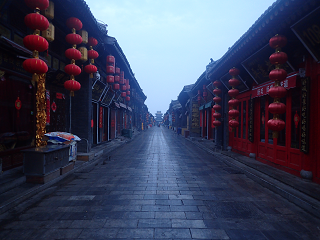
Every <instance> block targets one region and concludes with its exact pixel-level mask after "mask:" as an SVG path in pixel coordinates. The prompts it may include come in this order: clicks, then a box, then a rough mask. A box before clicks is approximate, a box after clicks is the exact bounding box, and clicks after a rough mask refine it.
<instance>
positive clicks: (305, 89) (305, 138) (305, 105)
mask: <svg viewBox="0 0 320 240" xmlns="http://www.w3.org/2000/svg"><path fill="white" fill-rule="evenodd" d="M309 90H310V79H309V78H303V79H301V149H300V150H301V152H303V153H306V154H307V153H308V152H309Z"/></svg>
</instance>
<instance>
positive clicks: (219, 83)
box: [212, 80, 221, 88]
mask: <svg viewBox="0 0 320 240" xmlns="http://www.w3.org/2000/svg"><path fill="white" fill-rule="evenodd" d="M212 84H213V86H215V87H216V88H217V87H220V86H221V82H220V81H218V80H216V81H214V82H213V83H212Z"/></svg>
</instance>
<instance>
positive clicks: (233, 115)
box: [228, 68, 240, 131]
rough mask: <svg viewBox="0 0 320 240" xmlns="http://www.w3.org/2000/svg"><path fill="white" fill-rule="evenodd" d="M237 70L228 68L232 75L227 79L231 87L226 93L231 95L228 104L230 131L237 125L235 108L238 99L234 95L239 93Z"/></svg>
mask: <svg viewBox="0 0 320 240" xmlns="http://www.w3.org/2000/svg"><path fill="white" fill-rule="evenodd" d="M239 73H240V72H239V70H238V69H237V68H231V69H230V70H229V74H230V75H231V76H232V78H231V79H230V80H229V81H228V83H229V85H230V86H231V87H232V88H231V89H230V90H229V91H228V94H229V96H230V97H231V99H230V100H229V102H228V104H229V106H230V107H232V109H230V110H229V116H230V118H231V119H230V121H229V126H230V127H231V128H232V131H233V130H234V129H235V128H237V127H238V126H239V122H238V121H237V120H236V118H237V117H238V116H239V111H238V110H237V106H238V105H239V103H240V102H239V100H238V99H236V96H237V95H238V94H239V90H238V89H236V86H238V85H239V84H240V81H239V80H238V79H237V78H236V76H237V75H239Z"/></svg>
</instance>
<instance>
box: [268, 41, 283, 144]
mask: <svg viewBox="0 0 320 240" xmlns="http://www.w3.org/2000/svg"><path fill="white" fill-rule="evenodd" d="M286 44H287V38H286V37H284V36H280V35H276V36H274V37H272V38H271V39H270V40H269V45H270V47H272V48H274V49H275V52H274V53H273V54H271V56H270V57H269V60H270V63H271V64H273V65H275V69H273V70H271V72H270V73H269V78H270V79H271V80H273V81H274V86H273V87H271V88H270V89H269V92H268V94H269V96H270V97H272V98H273V99H274V101H273V103H271V104H269V112H270V113H272V114H273V118H272V119H270V120H269V121H268V122H267V126H268V128H269V129H270V130H272V137H273V138H278V136H279V132H280V131H281V130H283V129H284V128H285V125H286V124H285V122H284V121H283V120H281V119H280V118H279V116H280V114H284V113H285V112H286V105H285V104H283V103H281V102H280V98H283V97H285V96H286V94H287V90H286V89H285V88H284V87H283V86H280V82H281V81H283V80H285V79H286V78H287V72H286V71H285V70H284V69H281V68H280V67H281V64H284V63H286V62H287V60H288V56H287V54H286V53H285V52H281V48H282V47H284V46H285V45H286Z"/></svg>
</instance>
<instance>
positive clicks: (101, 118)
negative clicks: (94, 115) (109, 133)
mask: <svg viewBox="0 0 320 240" xmlns="http://www.w3.org/2000/svg"><path fill="white" fill-rule="evenodd" d="M102 125H103V107H100V109H99V128H102Z"/></svg>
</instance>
